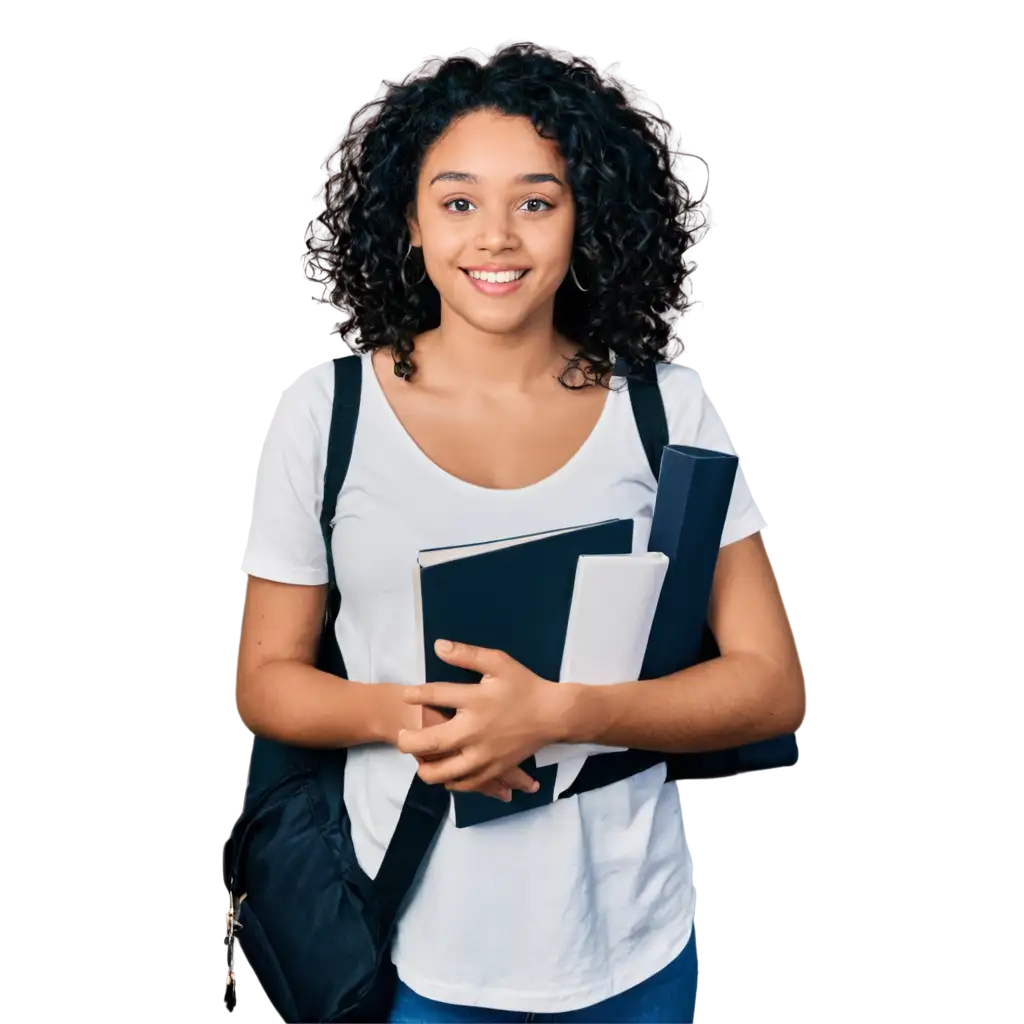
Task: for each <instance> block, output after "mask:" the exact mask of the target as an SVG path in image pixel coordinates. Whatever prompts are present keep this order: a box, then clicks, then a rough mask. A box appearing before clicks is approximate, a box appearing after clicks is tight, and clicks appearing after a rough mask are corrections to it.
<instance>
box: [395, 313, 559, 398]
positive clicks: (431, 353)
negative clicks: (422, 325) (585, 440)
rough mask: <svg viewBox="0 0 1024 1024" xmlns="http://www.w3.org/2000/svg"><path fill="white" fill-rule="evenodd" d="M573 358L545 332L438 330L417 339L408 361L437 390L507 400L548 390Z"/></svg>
mask: <svg viewBox="0 0 1024 1024" xmlns="http://www.w3.org/2000/svg"><path fill="white" fill-rule="evenodd" d="M575 352H576V346H575V345H573V344H572V343H571V342H569V341H568V339H566V338H564V337H562V336H561V335H559V334H558V333H557V332H555V331H552V330H551V329H548V330H547V331H546V332H543V333H542V332H539V331H534V332H523V333H521V334H513V335H509V334H486V333H483V332H480V331H471V330H452V329H448V330H446V329H445V328H444V326H441V327H438V328H436V329H435V330H433V331H429V332H427V333H426V334H424V335H421V336H420V338H418V339H417V341H416V350H415V352H414V353H413V359H414V361H415V362H416V363H417V366H420V367H422V369H423V373H422V376H423V379H424V380H428V379H429V380H430V381H431V382H432V383H433V384H436V385H438V386H442V387H445V388H447V387H451V388H454V389H458V390H460V391H461V390H463V389H465V388H472V389H473V390H474V391H476V392H478V393H479V392H486V393H489V394H509V393H526V392H530V391H535V390H537V389H538V388H541V389H546V388H548V387H549V386H550V385H551V384H552V383H554V382H553V380H552V378H553V377H557V376H558V375H559V374H560V373H561V372H562V371H563V370H564V369H565V365H566V359H568V358H569V357H571V356H572V355H574V354H575Z"/></svg>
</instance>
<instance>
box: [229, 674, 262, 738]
mask: <svg viewBox="0 0 1024 1024" xmlns="http://www.w3.org/2000/svg"><path fill="white" fill-rule="evenodd" d="M256 675H257V672H256V670H255V669H250V670H249V671H248V672H241V671H240V672H239V673H238V675H237V677H236V678H235V708H236V709H237V711H238V717H239V718H241V720H242V722H243V724H244V725H245V727H246V728H247V729H248V730H249V731H250V732H251V733H252V734H253V735H255V736H259V735H261V734H262V729H261V721H262V716H261V714H260V700H259V687H258V684H257V681H256Z"/></svg>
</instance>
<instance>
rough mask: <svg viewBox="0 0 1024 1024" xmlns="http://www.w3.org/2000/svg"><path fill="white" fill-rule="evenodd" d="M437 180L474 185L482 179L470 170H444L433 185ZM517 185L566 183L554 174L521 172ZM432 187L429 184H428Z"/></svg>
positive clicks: (515, 180)
mask: <svg viewBox="0 0 1024 1024" xmlns="http://www.w3.org/2000/svg"><path fill="white" fill-rule="evenodd" d="M437 181H468V182H471V183H472V184H474V185H478V184H479V183H480V179H479V178H478V177H477V175H475V174H470V173H469V172H468V171H442V172H441V173H440V174H435V175H434V176H433V177H432V178H431V179H430V185H433V184H434V182H437ZM512 181H513V183H514V184H516V185H520V184H522V185H539V184H540V183H541V182H544V181H551V182H554V183H555V184H556V185H564V184H565V183H564V182H563V181H562V180H561V179H560V178H558V177H556V176H555V175H554V174H547V173H541V174H520V175H517V176H516V177H515V178H513V179H512ZM427 187H428V188H429V187H430V186H429V185H428V186H427Z"/></svg>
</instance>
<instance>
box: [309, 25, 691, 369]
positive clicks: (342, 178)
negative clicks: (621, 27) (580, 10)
mask: <svg viewBox="0 0 1024 1024" xmlns="http://www.w3.org/2000/svg"><path fill="white" fill-rule="evenodd" d="M439 60H440V58H433V59H432V60H430V61H428V62H426V64H424V65H423V67H422V68H421V69H420V71H419V72H418V73H414V74H411V75H409V76H407V77H406V79H405V80H404V81H403V82H401V83H398V84H396V83H393V82H385V83H384V84H385V85H386V86H387V90H386V92H385V93H384V95H383V96H382V97H381V98H379V99H375V100H372V101H371V102H369V103H367V104H365V105H364V106H363V107H361V108H360V109H359V110H358V111H357V112H356V113H355V114H354V115H353V117H352V119H351V121H350V122H349V127H348V131H347V134H346V135H345V136H344V137H343V138H342V140H341V142H340V143H339V145H338V146H337V148H336V149H335V150H334V151H333V152H332V153H331V155H330V156H329V157H328V159H327V161H326V162H325V164H324V169H325V170H327V171H328V172H330V173H329V177H328V180H327V182H326V185H325V186H324V190H323V192H322V193H321V194H322V196H323V197H324V205H325V209H324V210H323V212H322V213H320V215H319V216H318V217H316V218H315V220H314V221H310V223H309V226H308V227H307V230H306V249H307V252H306V253H304V254H303V262H304V264H305V268H306V277H307V278H308V279H310V280H313V281H320V282H322V283H323V284H324V294H325V295H326V293H327V291H328V289H329V290H330V297H329V299H326V298H321V299H319V300H317V301H320V302H327V301H329V302H330V303H331V305H333V306H335V307H336V308H339V309H343V310H345V311H347V312H351V316H350V317H349V319H347V320H345V321H343V322H342V323H338V324H335V326H334V330H333V331H332V333H337V334H339V335H340V336H341V337H342V339H344V340H346V343H347V344H348V345H349V347H350V348H351V349H352V350H353V351H356V352H366V351H369V350H371V349H377V348H382V347H384V346H388V347H389V348H390V349H391V352H392V356H393V358H394V361H395V372H396V374H398V375H399V376H402V377H406V378H411V376H412V375H413V373H414V372H415V365H414V363H413V362H412V352H413V348H414V342H413V338H414V336H415V335H416V334H418V333H420V332H423V331H426V330H429V329H431V328H434V327H436V326H437V325H438V324H439V323H440V315H441V303H440V295H439V294H438V292H437V289H436V288H435V287H434V286H433V284H432V283H431V281H430V278H429V277H428V276H427V275H426V268H425V266H424V265H423V256H422V250H421V249H419V248H418V247H416V248H415V249H414V250H413V252H414V253H415V254H417V255H415V256H413V255H412V254H410V253H409V252H408V247H409V242H410V239H409V229H408V223H407V221H406V213H407V211H408V209H409V208H410V206H411V204H414V203H415V196H416V184H417V180H418V175H419V171H420V167H421V162H422V159H423V156H424V153H425V151H426V150H427V149H428V148H429V147H430V146H431V144H432V143H433V142H434V141H435V140H436V139H437V138H438V137H439V136H440V135H441V134H442V133H443V132H444V130H445V128H446V127H447V126H448V125H449V124H450V123H451V122H452V121H453V120H454V119H455V118H457V117H459V116H461V115H463V114H466V113H469V112H471V111H475V110H481V109H493V110H496V111H500V112H501V113H503V114H506V115H512V116H515V115H519V116H524V117H528V118H529V119H530V120H531V122H532V123H533V125H534V127H535V128H536V129H537V131H538V132H539V133H540V134H541V136H542V137H544V138H548V139H554V140H556V142H557V144H558V146H559V150H560V153H561V155H562V157H563V159H564V160H565V162H566V168H567V172H568V175H569V185H570V187H571V188H572V194H573V197H574V200H575V208H576V220H575V231H574V238H573V257H572V267H573V270H574V271H575V274H576V275H577V277H581V278H582V282H581V285H582V287H583V288H585V289H586V291H585V292H583V291H580V290H579V288H577V287H576V285H575V284H574V283H573V282H572V281H571V280H570V279H569V278H570V277H571V275H568V274H567V275H566V281H565V282H563V284H562V285H561V286H560V287H559V289H558V291H557V292H556V294H555V304H554V314H553V318H554V327H555V329H556V330H558V331H559V332H560V333H561V334H563V335H564V336H565V337H566V338H568V339H569V340H570V341H571V342H572V343H573V344H574V345H576V346H577V352H576V355H575V356H573V357H572V359H570V360H569V361H568V362H569V366H567V368H566V370H565V371H563V373H562V374H561V375H560V376H559V378H558V379H559V382H560V383H561V384H562V386H563V387H567V388H572V389H575V388H576V387H586V386H590V384H598V383H601V382H602V381H604V379H605V378H606V376H607V374H608V372H609V371H610V370H611V369H612V363H611V360H610V353H612V352H614V353H615V355H616V356H621V357H624V358H625V359H626V360H627V361H628V363H629V365H630V369H631V372H632V373H637V374H638V373H640V372H642V370H643V369H644V367H645V366H647V364H649V363H651V362H658V361H667V360H669V359H670V358H672V357H669V356H667V355H666V354H665V352H666V349H667V346H668V343H669V341H670V339H671V322H670V320H666V319H664V318H663V316H664V314H666V313H669V314H671V311H673V310H677V311H678V313H679V314H682V313H683V312H684V311H685V309H686V308H687V307H688V305H689V304H690V300H689V297H688V296H687V295H686V293H685V288H684V282H685V281H686V278H687V277H688V276H689V275H690V274H691V273H692V272H693V270H694V269H695V268H696V264H695V263H693V262H689V263H686V262H684V261H683V258H682V257H683V254H684V253H685V252H686V250H687V249H688V248H689V247H690V246H691V245H693V244H694V243H695V242H696V241H697V240H698V237H697V231H698V230H699V229H701V228H703V227H705V226H706V221H703V220H701V221H699V222H698V223H694V220H695V211H698V210H699V209H700V205H701V202H702V200H703V196H702V197H701V199H698V200H695V201H691V198H690V190H689V189H688V188H687V186H686V184H685V183H684V182H682V181H681V180H679V179H678V178H676V177H675V175H674V174H673V172H672V166H671V163H672V161H671V157H672V155H673V152H674V151H673V150H671V149H670V148H669V145H668V143H667V141H666V136H667V135H668V132H669V129H670V126H669V124H668V122H666V121H665V120H663V119H662V118H660V117H657V116H656V115H654V114H651V113H648V112H644V111H641V110H639V109H637V108H636V107H635V106H633V105H631V104H630V102H629V101H628V100H627V98H626V94H625V91H626V87H624V86H622V85H621V83H619V82H618V81H617V80H616V79H614V78H611V77H609V78H608V79H607V80H604V79H602V77H601V75H600V74H599V73H598V71H597V70H596V69H595V68H594V66H593V65H592V64H590V63H589V62H587V61H585V60H583V59H581V58H578V57H573V56H569V55H561V56H556V55H555V53H553V52H552V51H550V50H548V49H545V48H543V47H540V46H538V45H536V44H534V43H529V42H520V43H513V44H510V45H507V46H505V47H503V48H501V49H500V50H498V51H497V52H496V53H495V54H494V55H493V56H492V57H491V58H490V60H488V61H487V62H486V63H484V64H480V63H478V62H477V61H475V60H473V59H471V58H470V57H466V56H456V57H451V58H449V59H447V60H444V61H442V62H441V63H440V65H439V66H438V67H436V69H434V70H431V65H433V64H434V63H435V62H436V61H439ZM364 115H369V116H367V117H366V118H365V121H364V122H363V123H361V124H359V122H360V121H361V120H362V119H363V116H364ZM357 125H358V126H357ZM698 159H699V158H698ZM335 163H336V167H335V166H334V165H335ZM316 224H320V225H322V226H323V227H324V228H326V235H324V234H323V233H322V232H321V233H320V234H318V233H317V230H316V228H315V225H316ZM407 256H408V262H409V263H411V264H413V266H412V267H409V268H406V266H405V263H406V257H407ZM407 277H411V278H412V280H416V281H418V283H417V284H415V285H409V284H407ZM672 319H674V317H673V318H672ZM353 331H358V333H359V339H358V340H357V341H356V342H354V343H353V342H351V341H348V340H347V336H348V335H349V334H350V333H351V332H353ZM682 348H683V346H682V343H681V342H680V343H679V349H678V350H677V352H676V354H678V352H679V351H682ZM581 359H582V360H585V362H586V365H585V366H582V367H581V366H580V361H581ZM570 368H572V369H580V370H582V372H583V373H584V376H585V377H588V378H590V384H588V383H586V382H585V383H584V384H581V385H577V386H574V385H570V384H569V383H567V381H566V380H565V379H564V377H565V375H566V373H567V372H568V371H569V369H570Z"/></svg>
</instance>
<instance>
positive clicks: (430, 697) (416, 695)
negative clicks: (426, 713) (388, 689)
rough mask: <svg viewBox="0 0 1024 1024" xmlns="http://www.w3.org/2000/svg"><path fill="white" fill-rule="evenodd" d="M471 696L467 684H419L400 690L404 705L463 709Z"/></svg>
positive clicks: (469, 685) (470, 687) (469, 686)
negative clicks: (427, 705) (428, 705)
mask: <svg viewBox="0 0 1024 1024" xmlns="http://www.w3.org/2000/svg"><path fill="white" fill-rule="evenodd" d="M472 696H473V694H472V686H471V684H467V683H421V684H420V685H419V686H407V687H405V689H404V690H402V700H404V701H405V703H406V704H433V705H435V706H437V707H440V708H464V707H466V704H467V701H468V700H469V699H470V698H471V697H472Z"/></svg>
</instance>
